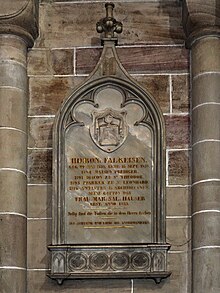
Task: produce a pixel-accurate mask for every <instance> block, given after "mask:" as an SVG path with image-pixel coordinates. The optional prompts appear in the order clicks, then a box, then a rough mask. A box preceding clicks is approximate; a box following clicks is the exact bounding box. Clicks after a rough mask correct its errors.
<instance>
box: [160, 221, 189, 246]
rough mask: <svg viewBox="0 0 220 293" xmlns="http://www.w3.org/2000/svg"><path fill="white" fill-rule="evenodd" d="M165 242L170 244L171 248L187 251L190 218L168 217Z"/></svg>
mask: <svg viewBox="0 0 220 293" xmlns="http://www.w3.org/2000/svg"><path fill="white" fill-rule="evenodd" d="M166 223H167V242H168V243H170V244H171V250H174V251H175V250H177V251H180V250H181V251H183V250H184V251H188V250H189V248H190V245H191V243H190V239H191V231H190V226H191V219H178V218H172V219H170V218H168V219H166Z"/></svg>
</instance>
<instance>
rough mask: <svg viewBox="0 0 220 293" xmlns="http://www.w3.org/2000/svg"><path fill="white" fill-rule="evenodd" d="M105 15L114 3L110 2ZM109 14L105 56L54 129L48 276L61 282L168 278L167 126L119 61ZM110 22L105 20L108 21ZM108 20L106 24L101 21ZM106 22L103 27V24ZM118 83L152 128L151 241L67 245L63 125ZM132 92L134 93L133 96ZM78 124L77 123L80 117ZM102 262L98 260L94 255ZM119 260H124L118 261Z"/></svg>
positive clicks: (67, 103) (66, 104)
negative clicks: (144, 112)
mask: <svg viewBox="0 0 220 293" xmlns="http://www.w3.org/2000/svg"><path fill="white" fill-rule="evenodd" d="M106 7H107V15H108V14H111V9H113V7H114V6H113V4H111V3H109V4H108V3H107V4H106ZM110 19H111V20H112V22H110V23H112V24H113V28H112V29H116V28H117V25H118V26H119V27H118V28H117V30H118V31H120V29H119V28H120V26H121V23H117V22H116V21H115V20H114V19H113V18H112V16H111V17H110ZM108 20H109V17H107V18H105V19H103V20H102V23H101V25H100V22H99V23H98V29H99V30H100V32H101V31H103V30H105V29H106V32H105V35H104V38H103V43H104V48H103V52H102V55H101V57H100V60H99V62H98V64H97V65H96V67H95V69H94V70H93V72H92V73H91V75H90V76H89V78H88V79H87V81H86V82H85V83H84V84H83V85H81V86H79V87H78V88H77V89H76V90H75V91H74V92H73V93H72V94H71V96H70V97H69V98H68V99H67V100H66V101H65V102H64V104H63V105H62V107H61V108H60V110H59V112H58V114H57V116H56V120H55V123H54V129H53V212H52V218H53V224H52V244H51V245H50V246H48V249H49V250H50V251H51V273H50V274H49V275H48V276H49V277H50V278H52V279H55V280H57V282H58V283H59V284H62V282H63V280H64V279H85V278H153V279H154V280H155V282H156V283H159V282H160V281H161V279H163V278H166V277H168V276H169V275H170V274H171V273H170V272H168V271H167V252H168V250H169V248H170V245H169V244H167V243H166V223H165V221H166V210H165V178H166V174H165V170H166V169H165V127H164V119H163V115H162V112H161V110H160V108H159V106H158V105H157V103H156V101H155V99H154V98H153V97H151V95H150V94H149V93H147V92H146V90H144V89H143V88H142V87H141V86H140V85H139V84H137V83H136V82H135V81H134V80H133V79H132V78H131V77H130V76H129V75H128V73H127V72H126V70H125V69H124V68H123V66H122V65H121V63H120V61H119V59H118V56H117V53H116V49H115V41H116V40H117V39H116V38H115V37H114V31H111V27H108V28H105V26H106V25H107V24H106V23H108ZM106 21H107V22H106ZM105 22H106V23H105ZM103 23H104V24H103ZM103 27H104V28H103ZM108 87H112V88H116V89H118V90H119V91H121V92H123V93H125V94H124V102H123V103H124V104H126V103H136V104H139V105H142V106H143V107H144V108H145V109H146V110H147V112H148V115H146V116H145V117H143V119H142V120H141V121H139V122H138V123H140V124H141V123H144V124H145V125H147V126H148V128H149V129H150V130H151V132H152V134H153V135H152V137H153V138H152V140H153V144H152V145H153V146H152V150H153V166H154V167H153V179H152V182H153V184H152V186H153V187H152V190H151V192H152V214H153V216H152V219H153V220H152V227H151V228H152V231H153V233H152V238H151V239H152V241H151V243H141V244H140V243H135V241H134V243H132V244H121V243H116V244H115V243H114V244H94V243H92V244H91V243H86V245H85V244H82V245H80V244H76V243H75V244H74V243H71V244H69V243H68V244H67V243H65V219H64V208H65V181H64V180H65V179H64V176H63V174H64V158H65V129H66V126H67V125H68V124H69V123H75V122H76V121H75V122H72V121H70V120H69V119H70V116H71V115H70V113H71V111H72V109H73V108H74V107H75V105H76V104H77V103H80V102H84V101H85V102H87V103H90V104H93V106H95V104H94V95H89V96H86V95H87V94H88V93H90V92H91V91H97V90H99V89H101V88H108ZM129 95H130V97H131V96H132V98H129ZM78 124H79V122H78ZM97 259H99V260H101V262H99V264H98V265H97V262H96V260H97ZM116 259H119V260H120V264H119V263H117V262H116Z"/></svg>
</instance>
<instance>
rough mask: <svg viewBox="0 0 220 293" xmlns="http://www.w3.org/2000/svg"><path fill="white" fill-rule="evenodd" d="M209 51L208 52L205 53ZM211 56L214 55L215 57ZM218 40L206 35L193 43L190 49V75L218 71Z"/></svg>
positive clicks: (219, 59)
mask: <svg viewBox="0 0 220 293" xmlns="http://www.w3.org/2000/svg"><path fill="white" fill-rule="evenodd" d="M207 52H209V54H207ZM213 56H216V58H215V57H214V58H213ZM219 56H220V40H219V38H217V37H206V38H204V39H201V40H200V41H199V42H197V43H196V44H195V45H194V49H193V50H192V57H191V58H192V60H193V67H192V77H193V78H194V77H196V76H197V75H198V74H201V73H205V72H220V57H219Z"/></svg>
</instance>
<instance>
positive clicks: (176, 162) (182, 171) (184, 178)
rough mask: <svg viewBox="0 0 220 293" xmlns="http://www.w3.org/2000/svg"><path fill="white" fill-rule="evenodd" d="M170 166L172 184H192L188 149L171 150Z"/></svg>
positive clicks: (170, 182)
mask: <svg viewBox="0 0 220 293" xmlns="http://www.w3.org/2000/svg"><path fill="white" fill-rule="evenodd" d="M168 167H169V178H168V179H169V184H170V185H188V184H190V172H189V152H188V151H170V152H169V161H168Z"/></svg>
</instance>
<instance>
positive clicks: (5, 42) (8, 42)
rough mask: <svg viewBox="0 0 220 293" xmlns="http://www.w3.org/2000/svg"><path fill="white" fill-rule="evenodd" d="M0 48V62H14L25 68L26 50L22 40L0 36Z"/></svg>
mask: <svg viewBox="0 0 220 293" xmlns="http://www.w3.org/2000/svg"><path fill="white" fill-rule="evenodd" d="M1 2H2V1H1ZM12 2H13V1H12ZM14 2H15V1H14ZM4 3H5V1H4ZM0 47H1V50H0V60H3V61H5V60H9V61H10V62H13V61H15V62H18V63H20V64H22V65H23V66H26V52H27V48H26V44H25V42H24V40H23V39H21V38H19V37H17V36H14V35H10V34H0Z"/></svg>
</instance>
